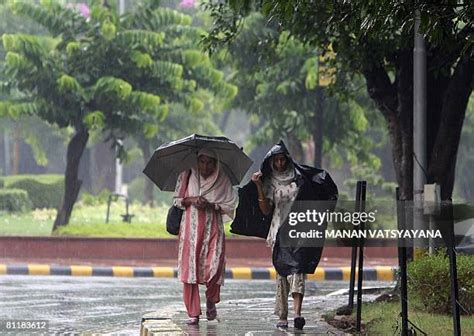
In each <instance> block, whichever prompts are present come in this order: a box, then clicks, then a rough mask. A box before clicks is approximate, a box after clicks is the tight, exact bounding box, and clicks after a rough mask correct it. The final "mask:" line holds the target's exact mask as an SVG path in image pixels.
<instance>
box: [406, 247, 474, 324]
mask: <svg viewBox="0 0 474 336" xmlns="http://www.w3.org/2000/svg"><path fill="white" fill-rule="evenodd" d="M457 271H458V286H459V302H460V304H461V306H462V308H461V309H460V312H461V314H468V315H471V314H474V256H470V255H458V256H457ZM449 277H450V275H449V259H448V258H447V257H446V256H445V254H444V253H437V254H434V255H431V256H424V257H422V258H420V259H417V260H415V261H413V262H411V263H410V264H408V288H409V290H410V295H413V296H415V297H416V299H418V300H419V302H421V303H422V304H423V306H424V308H425V309H426V310H427V311H428V312H431V313H440V314H450V313H451V283H450V278H449Z"/></svg>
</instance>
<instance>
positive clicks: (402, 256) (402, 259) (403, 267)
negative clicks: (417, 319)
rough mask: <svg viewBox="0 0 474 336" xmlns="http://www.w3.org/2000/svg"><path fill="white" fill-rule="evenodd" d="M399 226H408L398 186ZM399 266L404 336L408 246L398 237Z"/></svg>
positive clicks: (404, 333) (404, 335) (406, 304)
mask: <svg viewBox="0 0 474 336" xmlns="http://www.w3.org/2000/svg"><path fill="white" fill-rule="evenodd" d="M396 199H397V226H398V229H399V230H404V229H405V227H406V217H405V203H404V202H403V204H402V202H401V201H400V189H399V188H398V187H397V191H396ZM398 268H399V270H400V303H401V306H402V307H401V308H402V312H401V316H402V333H401V335H402V336H408V291H407V248H406V245H405V239H404V238H399V239H398Z"/></svg>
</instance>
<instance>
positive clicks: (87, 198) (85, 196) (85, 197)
mask: <svg viewBox="0 0 474 336" xmlns="http://www.w3.org/2000/svg"><path fill="white" fill-rule="evenodd" d="M110 194H111V191H110V190H108V189H104V190H102V191H101V192H100V193H98V194H97V195H92V194H89V193H88V192H83V193H81V197H80V200H81V202H82V203H83V204H84V205H87V206H96V205H100V204H107V201H108V199H109V195H110Z"/></svg>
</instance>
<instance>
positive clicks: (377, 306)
mask: <svg viewBox="0 0 474 336" xmlns="http://www.w3.org/2000/svg"><path fill="white" fill-rule="evenodd" d="M408 310H409V311H408V319H409V320H410V321H411V322H412V323H413V324H415V325H416V326H417V327H418V328H420V329H421V330H423V331H424V332H425V333H426V334H427V335H430V336H431V335H439V336H444V335H452V334H453V320H452V318H451V316H447V315H438V314H431V313H426V312H423V311H422V309H421V307H420V306H419V305H418V304H416V303H411V304H409V307H408ZM354 312H355V310H354ZM399 314H400V303H399V302H398V301H394V302H378V303H367V304H364V305H363V306H362V321H363V323H365V324H366V325H367V335H400V329H398V331H397V333H395V329H396V327H397V325H399V326H400V328H401V318H400V317H399ZM328 318H329V319H330V318H331V316H330V315H329V316H328ZM353 318H354V320H355V314H353ZM461 330H462V333H463V335H474V317H473V316H461ZM417 335H422V334H421V333H419V332H418V331H417Z"/></svg>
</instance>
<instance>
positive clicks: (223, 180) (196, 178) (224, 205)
mask: <svg viewBox="0 0 474 336" xmlns="http://www.w3.org/2000/svg"><path fill="white" fill-rule="evenodd" d="M201 155H206V156H208V157H210V158H213V159H215V160H216V169H215V170H214V172H213V173H212V174H211V175H210V176H208V177H207V178H204V177H202V175H200V174H199V172H198V169H197V167H193V168H191V176H190V177H189V184H188V195H189V196H199V195H200V196H203V197H204V198H205V199H206V200H207V201H208V202H209V203H213V204H218V205H219V206H220V207H221V209H222V212H224V213H225V214H226V215H228V216H229V217H231V218H233V215H234V211H233V210H234V209H233V208H234V207H235V202H236V199H237V198H236V195H235V192H234V190H233V188H232V183H231V182H230V180H229V178H228V177H227V175H225V174H224V173H223V172H222V171H221V170H220V169H219V168H220V165H219V157H218V155H217V154H216V153H215V152H214V151H213V150H211V149H207V148H203V149H201V150H200V151H199V152H198V155H197V157H198V158H199V156H201Z"/></svg>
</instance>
